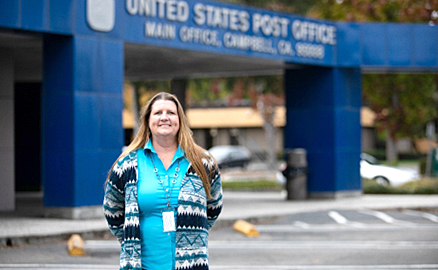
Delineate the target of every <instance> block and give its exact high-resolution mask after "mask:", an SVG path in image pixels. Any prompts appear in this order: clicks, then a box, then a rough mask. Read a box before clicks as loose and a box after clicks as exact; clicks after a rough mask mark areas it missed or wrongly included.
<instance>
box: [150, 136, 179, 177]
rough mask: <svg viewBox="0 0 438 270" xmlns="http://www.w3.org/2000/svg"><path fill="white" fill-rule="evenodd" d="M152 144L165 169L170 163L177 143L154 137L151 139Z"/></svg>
mask: <svg viewBox="0 0 438 270" xmlns="http://www.w3.org/2000/svg"><path fill="white" fill-rule="evenodd" d="M152 145H153V147H154V149H155V152H157V154H158V157H159V158H160V159H161V162H162V163H163V165H164V168H166V170H167V169H168V168H169V166H170V164H172V160H173V157H174V156H175V153H176V150H177V149H178V143H177V142H176V141H175V140H159V139H158V140H157V139H156V138H154V139H152Z"/></svg>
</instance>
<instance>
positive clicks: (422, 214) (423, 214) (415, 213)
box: [403, 210, 438, 223]
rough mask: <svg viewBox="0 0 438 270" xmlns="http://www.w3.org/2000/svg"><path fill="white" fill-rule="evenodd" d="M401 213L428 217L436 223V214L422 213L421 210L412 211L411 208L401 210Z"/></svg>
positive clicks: (437, 220)
mask: <svg viewBox="0 0 438 270" xmlns="http://www.w3.org/2000/svg"><path fill="white" fill-rule="evenodd" d="M403 213H404V214H406V215H410V216H415V217H422V218H425V219H428V220H430V221H432V222H437V223H438V216H436V215H433V214H430V213H423V212H419V211H412V210H406V211H403Z"/></svg>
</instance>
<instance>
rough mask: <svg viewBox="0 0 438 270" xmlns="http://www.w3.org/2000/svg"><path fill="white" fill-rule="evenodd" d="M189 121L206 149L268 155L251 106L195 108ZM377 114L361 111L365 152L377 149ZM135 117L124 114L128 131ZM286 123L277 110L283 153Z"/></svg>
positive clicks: (281, 110)
mask: <svg viewBox="0 0 438 270" xmlns="http://www.w3.org/2000/svg"><path fill="white" fill-rule="evenodd" d="M186 115H187V118H188V120H189V124H190V127H191V129H192V130H193V135H194V138H195V140H196V142H197V143H198V144H199V145H201V146H202V147H204V148H207V149H208V148H210V147H212V146H215V145H229V144H237V145H243V146H245V147H247V148H248V149H249V150H250V151H251V152H252V153H253V154H255V155H257V156H258V157H259V158H260V159H264V158H265V156H266V153H267V152H268V142H267V138H266V136H265V131H264V129H263V118H262V116H261V115H260V113H259V111H258V110H257V109H253V108H251V107H230V108H192V109H187V111H186ZM374 117H375V113H374V112H373V111H372V110H371V109H370V108H368V107H362V108H361V126H362V140H361V141H362V150H370V149H373V148H374V147H375V144H376V135H375V130H374ZM134 123H135V122H134V118H133V117H132V114H130V113H128V112H127V111H124V112H123V126H124V128H125V130H130V129H131V130H132V129H133V127H134ZM285 124H286V109H285V107H284V106H278V107H276V111H275V118H274V126H275V128H276V129H275V151H276V152H277V153H282V151H283V127H284V126H285Z"/></svg>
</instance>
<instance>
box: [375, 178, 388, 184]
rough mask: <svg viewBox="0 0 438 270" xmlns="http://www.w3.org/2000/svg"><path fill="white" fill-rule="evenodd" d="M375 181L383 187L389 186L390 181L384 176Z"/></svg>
mask: <svg viewBox="0 0 438 270" xmlns="http://www.w3.org/2000/svg"><path fill="white" fill-rule="evenodd" d="M374 181H376V183H377V184H380V185H382V186H389V181H388V179H386V178H385V177H383V176H377V177H375V178H374Z"/></svg>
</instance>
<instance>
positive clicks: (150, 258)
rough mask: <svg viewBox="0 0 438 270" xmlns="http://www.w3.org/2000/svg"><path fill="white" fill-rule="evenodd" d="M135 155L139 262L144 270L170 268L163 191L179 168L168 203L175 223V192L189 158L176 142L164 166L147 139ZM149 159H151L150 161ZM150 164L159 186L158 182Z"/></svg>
mask: <svg viewBox="0 0 438 270" xmlns="http://www.w3.org/2000/svg"><path fill="white" fill-rule="evenodd" d="M137 157H138V205H139V210H140V233H141V262H142V267H143V268H144V269H148V270H155V269H156V270H167V269H169V270H170V269H174V263H175V232H174V231H173V232H163V220H162V211H163V209H165V208H166V207H167V200H166V194H165V192H164V190H163V186H164V188H165V189H167V194H169V193H170V190H171V189H172V185H173V183H172V181H174V179H175V173H176V168H177V167H178V163H179V172H178V176H177V177H176V179H175V180H176V182H175V185H174V187H173V190H172V193H171V194H170V196H171V199H170V202H171V206H172V207H174V209H175V211H174V215H175V224H176V213H177V212H176V210H177V207H178V195H179V191H180V188H181V182H182V179H183V177H184V175H185V173H186V171H187V169H188V166H189V162H188V161H187V159H186V158H185V157H184V151H183V150H182V149H181V148H180V147H179V146H178V149H177V151H176V153H175V155H174V157H173V160H172V163H171V165H170V166H169V168H168V169H167V170H166V169H165V168H164V165H163V163H162V162H161V160H160V158H159V157H158V154H157V153H156V152H155V150H154V147H153V146H152V142H151V141H149V142H148V143H147V144H146V146H145V148H144V149H139V150H137ZM151 158H152V160H153V163H152V161H151ZM154 165H155V167H156V168H157V169H158V175H159V177H160V179H161V180H162V182H163V186H162V185H161V184H160V183H159V182H158V178H157V175H156V173H155V172H154Z"/></svg>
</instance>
